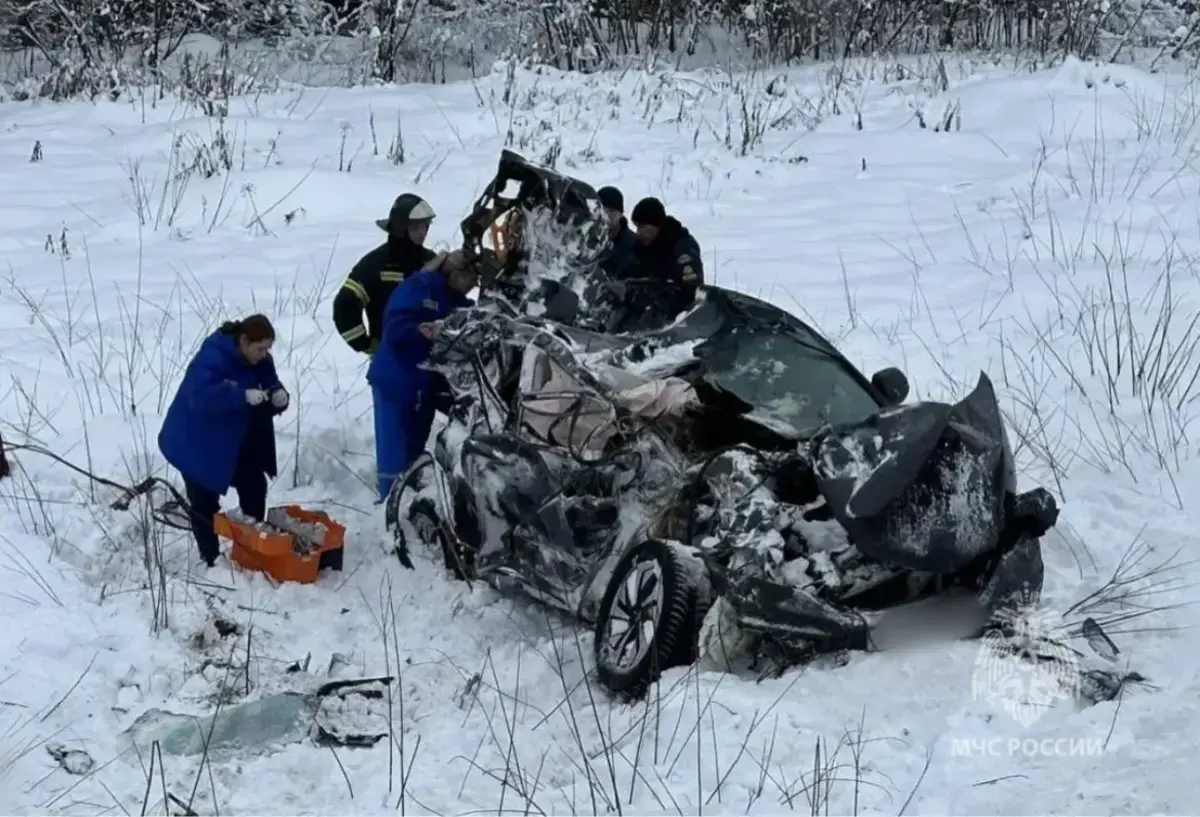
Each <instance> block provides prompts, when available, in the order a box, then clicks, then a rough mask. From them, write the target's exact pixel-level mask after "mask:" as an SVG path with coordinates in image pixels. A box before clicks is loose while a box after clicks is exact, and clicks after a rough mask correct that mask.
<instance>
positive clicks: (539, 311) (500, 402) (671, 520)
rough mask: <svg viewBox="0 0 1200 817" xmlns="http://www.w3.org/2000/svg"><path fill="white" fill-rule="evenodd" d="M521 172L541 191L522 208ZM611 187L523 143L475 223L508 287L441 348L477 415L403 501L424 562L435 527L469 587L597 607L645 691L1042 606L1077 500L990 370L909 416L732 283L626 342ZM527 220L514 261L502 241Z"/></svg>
mask: <svg viewBox="0 0 1200 817" xmlns="http://www.w3.org/2000/svg"><path fill="white" fill-rule="evenodd" d="M506 175H508V176H513V175H517V176H523V179H522V180H521V184H520V187H521V190H520V191H518V193H517V195H516V196H514V197H513V198H512V199H509V200H507V201H504V200H503V199H500V195H499V194H500V191H501V190H502V188H503V186H504V185H503V182H504V177H505V176H506ZM594 197H595V194H594V191H592V189H591V188H590V187H589V186H587V185H586V184H584V183H583V182H580V181H578V180H575V179H570V178H568V177H565V176H562V175H560V174H557V173H555V172H554V171H551V170H548V169H545V168H537V167H535V166H533V165H530V164H529V163H526V162H524V160H522V159H520V157H517V156H515V154H511V153H507V152H506V154H505V156H504V157H503V158H502V161H501V172H500V173H499V174H498V176H497V180H496V182H494V183H493V185H492V186H491V187H489V190H488V192H487V193H485V196H484V197H483V198H481V201H480V204H479V205H478V207H477V208H476V212H475V213H474V214H473V215H472V217H470V218H468V220H467V221H466V222H464V234H465V235H466V236H467V242H468V247H472V244H473V242H474V244H473V253H472V256H473V257H474V258H475V259H476V260H477V262H478V263H481V264H484V265H486V266H487V267H488V270H489V273H488V275H487V276H485V278H486V283H485V285H484V288H483V291H482V292H481V295H480V298H479V302H478V305H477V306H476V307H473V308H471V309H469V310H464V311H462V312H460V313H458V314H456V315H454V316H452V317H451V318H450V319H448V320H447V321H445V322H444V323H443V325H442V327H441V329H440V331H439V334H438V338H437V340H436V341H435V343H434V347H433V351H432V353H431V356H430V364H429V365H430V367H431V368H434V369H436V370H437V371H438V372H440V373H441V374H442V375H443V376H444V377H445V378H446V381H447V384H448V386H449V389H450V391H451V394H452V396H453V408H452V410H451V412H450V415H449V418H448V421H447V423H446V425H445V427H444V428H442V429H441V430H440V431H439V433H438V435H437V438H436V442H435V445H434V449H433V452H432V453H431V454H427V455H426V456H424V457H423V458H422V459H420V460H419V461H418V462H417V463H415V464H414V466H413V468H412V469H410V471H409V473H408V474H406V475H405V478H404V479H402V480H401V481H399V482H398V483H397V485H396V487H395V489H394V490H393V492H392V494H391V496H390V497H389V498H388V502H387V518H388V524H389V526H391V527H392V529H393V531H394V532H395V535H396V547H397V552H398V554H399V555H400V557H401V559H402V561H407V560H408V554H409V545H410V543H411V542H412V541H413V540H414V539H415V540H417V541H420V542H422V543H424V544H426V545H429V546H432V547H434V548H436V549H437V552H438V553H440V554H441V556H440V558H444V560H445V564H446V566H447V567H448V568H449V569H451V570H452V571H453V572H454V573H455V575H457V576H458V577H459V578H461V579H465V580H468V581H475V580H479V581H485V582H487V583H488V584H490V585H492V586H494V587H496V588H497V589H499V590H501V591H505V592H518V593H522V594H524V595H526V596H529V597H532V598H534V599H537V600H539V601H541V602H543V603H545V604H548V605H550V606H552V607H554V608H556V609H558V610H561V611H564V612H566V613H569V614H571V615H573V616H575V617H577V618H578V620H580V621H581V622H583V623H585V624H588V625H590V626H592V627H593V628H594V632H595V657H596V669H597V674H598V676H599V678H600V680H601V681H602V682H603V684H604V685H605V686H606V687H607V688H608V689H609V690H611V691H612V692H614V693H619V694H625V695H629V696H637V695H639V694H641V693H643V692H644V691H645V690H646V688H647V687H648V686H649V685H650V684H652V683H653V682H654V681H655V680H656V679H657V678H658V676H659V675H660V674H661V672H662V671H664V670H665V669H667V668H670V667H672V666H677V665H682V664H687V663H690V662H692V661H694V660H695V659H696V658H697V657H698V655H700V654H701V653H702V652H705V653H711V652H712V651H713V649H714V647H713V645H714V644H717V643H720V644H723V645H731V644H732V643H734V642H736V643H738V644H740V645H742V646H746V647H751V648H753V649H755V650H760V651H766V652H767V654H769V655H770V656H771V657H772V659H773V660H774V662H775V663H776V664H777V665H778V664H784V665H787V664H792V663H796V662H799V661H803V660H806V659H807V658H809V657H811V656H813V655H815V654H818V653H822V652H828V651H833V650H844V649H869V648H871V646H872V633H873V627H874V625H875V623H876V622H877V621H878V620H880V617H881V615H883V611H885V610H888V609H889V608H892V607H896V606H899V605H903V604H907V603H910V602H913V601H916V600H919V599H922V598H925V597H928V596H932V595H937V594H943V593H947V592H949V591H952V590H957V591H958V592H959V593H963V594H965V595H967V596H968V597H969V598H971V599H972V600H973V609H974V610H976V611H977V612H978V615H979V618H978V622H977V624H978V628H977V629H978V631H979V632H982V631H983V629H984V627H985V625H987V623H988V622H989V621H995V620H997V619H1000V618H1003V616H1004V614H1005V612H1006V611H1010V610H1012V609H1013V608H1015V607H1016V606H1018V605H1022V604H1029V603H1032V602H1035V601H1036V600H1037V598H1038V596H1039V595H1040V592H1041V588H1042V580H1043V567H1042V557H1041V544H1040V540H1041V537H1042V536H1043V534H1045V532H1046V531H1047V530H1048V529H1049V528H1050V527H1052V526H1053V525H1054V523H1055V521H1056V518H1057V514H1058V511H1057V506H1056V504H1055V502H1054V499H1053V498H1052V497H1051V496H1050V494H1049V493H1047V492H1046V491H1045V490H1042V489H1035V490H1033V491H1030V492H1027V493H1021V494H1018V493H1016V491H1015V475H1014V466H1013V459H1012V454H1011V451H1010V448H1009V443H1008V439H1007V435H1006V431H1005V427H1004V422H1003V419H1002V415H1001V412H1000V409H999V407H998V405H997V401H996V396H995V393H994V391H993V388H992V384H991V382H990V381H989V380H988V378H987V377H986V376H985V375H982V374H981V375H980V378H979V381H978V383H977V385H976V386H975V388H974V390H973V391H972V392H971V393H970V394H968V395H967V396H965V397H964V398H963V399H962V400H961V401H959V402H957V403H954V404H947V403H939V402H929V401H927V402H920V403H914V404H907V405H906V404H904V400H905V399H906V397H907V396H908V390H909V387H908V382H907V379H906V378H905V376H904V375H903V373H901V372H900V371H898V370H896V369H884V370H883V371H880V372H878V373H876V374H875V375H874V376H872V377H870V378H868V377H866V376H864V375H863V374H862V373H861V372H860V371H859V370H858V369H856V368H855V367H854V366H853V365H852V364H851V363H850V362H849V360H847V358H846V357H845V356H844V355H842V354H841V353H840V352H839V351H838V350H837V349H836V348H834V346H833V345H832V344H831V343H830V342H829V341H828V340H826V339H825V338H824V337H822V336H821V335H820V334H819V333H818V332H817V331H816V330H815V329H813V328H812V327H810V326H808V325H806V324H805V323H804V322H802V321H800V320H799V319H798V318H796V317H795V316H793V315H791V314H789V313H787V312H785V311H784V310H781V309H779V308H777V307H775V306H773V305H771V304H769V303H766V302H763V301H761V300H759V299H756V298H753V297H750V296H748V295H745V294H742V293H739V292H734V291H731V290H727V289H723V288H720V287H705V288H703V289H702V290H701V292H700V295H699V296H698V298H697V302H696V305H695V306H694V307H693V308H692V309H691V310H690V311H688V312H687V313H685V314H683V315H682V316H679V317H677V318H676V317H674V316H663V320H661V321H659V323H658V325H657V326H653V327H651V328H649V329H646V330H644V331H639V332H627V333H613V332H611V331H606V329H605V327H608V326H612V325H614V324H620V323H621V322H622V315H621V314H620V312H621V309H622V308H623V307H622V303H621V302H620V301H619V300H618V301H617V302H615V303H614V302H613V300H612V299H610V298H606V297H605V296H604V295H603V292H604V291H605V287H604V283H605V282H604V281H603V280H602V278H601V276H600V273H599V272H598V271H597V265H596V263H595V262H596V260H597V259H598V258H599V253H600V252H602V251H603V249H604V238H603V236H604V235H605V233H604V230H603V226H602V215H601V213H600V210H599V206H598V203H596V202H595V201H594ZM497 199H500V203H499V204H497V203H496V201H497ZM564 204H565V205H566V206H563V205H564ZM503 213H508V214H509V216H510V223H511V222H512V221H513V219H514V218H515V219H517V221H516V225H517V226H516V228H515V229H512V230H511V231H510V232H509V235H508V239H509V241H508V252H507V254H506V255H504V257H500V256H499V255H497V254H494V253H493V252H492V251H491V250H482V249H481V246H480V244H479V242H478V238H479V235H480V234H481V232H482V230H483V229H485V228H487V227H488V226H489V225H491V224H492V223H493V222H494V221H495V219H496V217H497V215H498V214H503ZM597 225H600V226H599V227H598V226H597Z"/></svg>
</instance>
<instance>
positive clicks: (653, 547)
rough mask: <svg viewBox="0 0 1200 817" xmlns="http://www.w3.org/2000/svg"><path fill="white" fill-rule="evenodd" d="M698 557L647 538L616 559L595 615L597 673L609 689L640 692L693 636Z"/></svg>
mask: <svg viewBox="0 0 1200 817" xmlns="http://www.w3.org/2000/svg"><path fill="white" fill-rule="evenodd" d="M698 564H699V563H698V562H697V560H695V559H694V557H692V556H691V555H690V554H689V553H688V552H687V551H685V550H684V549H683V548H682V547H680V546H679V545H675V544H671V543H669V542H662V541H659V540H656V539H650V540H647V541H645V542H643V543H642V544H640V545H638V546H636V547H634V548H633V549H632V550H630V551H629V553H627V554H625V556H624V557H623V558H622V559H621V560H620V561H619V562H617V565H616V567H615V568H614V569H613V574H612V579H611V580H610V581H609V585H608V589H607V590H606V591H605V593H604V597H603V599H602V600H601V602H600V610H599V613H598V615H597V617H596V645H595V647H596V673H597V675H598V676H599V678H600V682H601V683H602V684H604V686H605V687H607V688H608V689H609V690H610V691H611V692H614V693H617V694H619V695H623V696H626V697H629V698H639V697H641V696H642V695H643V694H644V693H645V692H646V690H647V689H649V687H650V686H651V685H652V684H653V683H654V682H655V681H657V680H658V678H659V676H660V675H662V673H663V672H664V671H666V670H668V669H670V668H671V667H673V666H678V665H679V663H680V662H679V658H680V656H681V655H686V654H687V650H686V649H681V647H682V646H683V645H685V644H690V643H693V642H694V641H695V639H696V636H697V633H696V632H695V630H696V627H697V624H696V617H695V615H694V614H693V613H694V609H693V608H694V607H695V605H696V599H697V597H698V593H697V592H696V591H697V589H698V588H697V585H698V584H699V583H700V579H701V577H700V576H699V575H698V574H697V566H698Z"/></svg>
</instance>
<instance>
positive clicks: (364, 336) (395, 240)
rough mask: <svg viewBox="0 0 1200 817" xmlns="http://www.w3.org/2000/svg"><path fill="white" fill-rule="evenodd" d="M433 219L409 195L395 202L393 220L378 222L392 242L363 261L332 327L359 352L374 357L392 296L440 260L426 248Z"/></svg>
mask: <svg viewBox="0 0 1200 817" xmlns="http://www.w3.org/2000/svg"><path fill="white" fill-rule="evenodd" d="M433 218H434V212H433V208H432V207H430V206H429V202H427V201H425V200H424V199H423V198H421V197H420V196H418V195H416V194H415V193H404V194H403V195H401V196H398V197H397V198H396V201H395V203H394V204H392V210H391V212H390V213H389V214H388V217H387V218H384V219H379V220H378V221H376V222H375V224H376V225H378V226H379V228H380V229H382V230H383V231H384V232H386V233H387V241H386V242H384V243H383V244H381V245H380V246H378V247H376V248H375V249H373V250H371V251H370V252H369V253H367V254H366V255H364V256H363V257H362V258H360V259H359V261H358V263H357V264H355V265H354V268H353V269H351V270H350V274H349V275H347V276H346V280H345V281H343V282H342V288H341V289H339V290H338V293H337V295H336V296H334V299H333V323H334V325H335V326H336V327H337V330H338V332H339V333H340V334H341V336H342V340H344V341H346V343H348V344H350V348H351V349H353V350H354V351H356V352H364V353H366V354H367V355H373V354H375V350H376V349H377V348H379V343H380V341H381V340H382V338H383V310H384V307H386V306H387V302H388V298H390V297H391V295H392V291H393V290H395V288H396V285H397V284H399V283H400V282H401V281H403V280H404V279H406V278H408V277H409V276H410V275H412V274H413V273H414V272H416V271H417V270H419V269H421V268H422V267H424V266H425V265H426V264H428V263H429V262H430V261H432V260H433V259H434V258H435V257H436V253H434V252H433V250H430V249H427V248H426V247H425V238H426V236H428V235H429V225H430V223H431V222H432V221H433ZM364 313H366V324H364V323H363V314H364Z"/></svg>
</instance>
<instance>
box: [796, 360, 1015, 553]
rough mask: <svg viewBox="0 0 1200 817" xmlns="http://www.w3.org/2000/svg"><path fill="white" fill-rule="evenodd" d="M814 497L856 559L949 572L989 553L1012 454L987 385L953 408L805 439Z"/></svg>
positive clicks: (890, 414)
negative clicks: (859, 554) (862, 555)
mask: <svg viewBox="0 0 1200 817" xmlns="http://www.w3.org/2000/svg"><path fill="white" fill-rule="evenodd" d="M812 459H813V470H814V473H815V475H816V478H817V486H818V490H820V492H821V494H822V495H823V496H824V498H825V500H826V502H828V503H829V506H830V510H831V511H832V513H833V516H834V518H835V519H837V521H838V522H839V523H840V524H841V525H842V526H843V527H844V528H845V529H846V531H847V532H848V533H849V535H850V538H851V540H852V541H853V542H854V544H855V546H856V547H858V549H859V550H861V551H862V552H863V553H865V554H866V555H868V556H870V557H872V558H875V559H878V560H879V561H881V562H883V563H884V564H888V565H894V566H897V567H904V568H908V569H911V570H917V571H929V572H937V573H941V572H952V571H955V570H959V569H961V568H963V567H964V566H966V565H967V564H969V563H970V562H972V561H973V560H974V559H976V558H977V557H979V556H980V555H982V554H984V553H986V552H988V551H990V550H991V549H992V548H994V547H995V546H996V543H997V541H998V539H999V536H1000V530H1001V528H1002V526H1003V522H1004V511H1005V498H1006V495H1007V494H1008V492H1009V491H1010V490H1011V489H1012V488H1013V483H1014V481H1015V479H1014V476H1013V467H1012V454H1011V450H1010V448H1009V443H1008V438H1007V435H1006V432H1005V428H1004V420H1003V417H1002V415H1001V413H1000V407H999V405H998V404H997V402H996V393H995V390H994V388H993V386H992V382H991V381H990V380H989V379H988V378H987V376H986V375H984V374H980V376H979V381H978V383H977V384H976V386H975V388H974V390H973V391H972V392H971V393H970V394H969V395H967V396H966V397H965V398H963V400H961V401H960V402H958V403H955V404H953V405H949V404H946V403H936V402H925V403H917V404H913V405H908V406H901V407H898V408H895V409H889V410H887V411H883V412H880V413H879V414H877V415H875V416H873V417H871V418H870V419H868V420H866V421H864V422H863V423H861V424H858V425H856V426H854V427H851V428H843V429H835V430H832V431H830V432H827V433H825V434H823V435H821V436H819V437H818V438H816V439H815V440H814V441H813V444H812Z"/></svg>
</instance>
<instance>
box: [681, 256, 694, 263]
mask: <svg viewBox="0 0 1200 817" xmlns="http://www.w3.org/2000/svg"><path fill="white" fill-rule="evenodd" d="M679 263H680V264H690V263H692V257H691V256H690V255H681V256H679Z"/></svg>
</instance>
